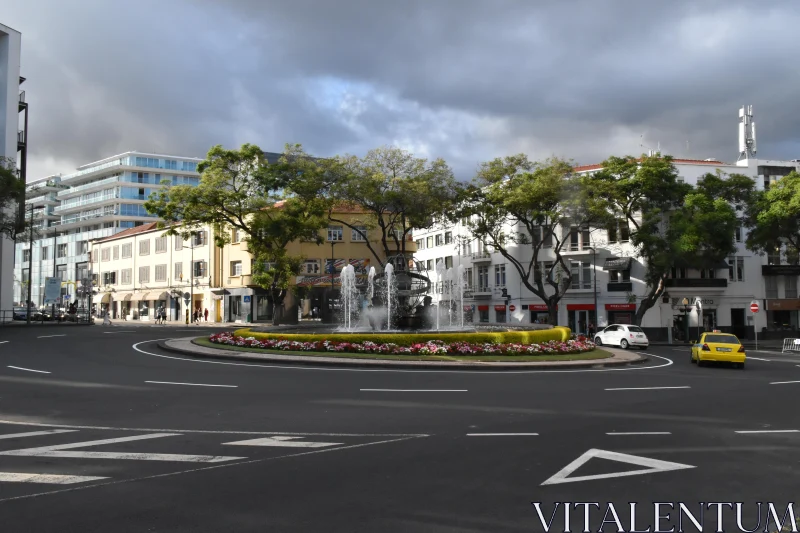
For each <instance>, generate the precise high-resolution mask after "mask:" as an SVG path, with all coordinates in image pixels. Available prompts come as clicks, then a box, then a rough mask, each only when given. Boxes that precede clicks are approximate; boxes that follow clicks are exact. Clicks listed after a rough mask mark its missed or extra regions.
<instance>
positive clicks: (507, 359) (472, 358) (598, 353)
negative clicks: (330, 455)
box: [194, 337, 612, 363]
mask: <svg viewBox="0 0 800 533" xmlns="http://www.w3.org/2000/svg"><path fill="white" fill-rule="evenodd" d="M194 342H195V344H198V345H200V346H205V347H208V348H217V349H221V350H230V351H234V352H249V353H262V354H266V353H269V354H280V355H302V356H305V357H337V358H343V359H375V360H386V361H451V362H477V363H480V362H497V363H499V362H504V363H513V362H517V363H527V362H532V361H533V362H535V361H584V360H592V359H606V358H609V357H612V355H611V354H610V353H609V352H607V351H605V350H600V349H594V350H592V351H591V352H584V353H570V354H552V355H551V354H548V355H387V354H374V353H342V352H297V351H291V350H272V351H269V350H264V349H262V348H248V347H245V346H230V345H227V344H216V343H213V342H211V341H210V340H208V338H206V337H199V338H197V339H195V340H194Z"/></svg>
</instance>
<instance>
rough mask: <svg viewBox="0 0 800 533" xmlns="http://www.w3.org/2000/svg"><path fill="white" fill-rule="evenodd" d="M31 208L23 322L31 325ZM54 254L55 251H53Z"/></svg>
mask: <svg viewBox="0 0 800 533" xmlns="http://www.w3.org/2000/svg"><path fill="white" fill-rule="evenodd" d="M30 206H31V220H30V226H29V227H28V300H27V302H25V308H26V311H27V312H26V317H25V322H26V323H27V324H30V323H31V279H32V278H31V276H32V275H33V205H32V204H30ZM53 251H54V252H55V250H53Z"/></svg>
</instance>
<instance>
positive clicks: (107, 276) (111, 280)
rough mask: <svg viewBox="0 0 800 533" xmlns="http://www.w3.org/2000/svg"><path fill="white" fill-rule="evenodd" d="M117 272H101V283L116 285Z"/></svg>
mask: <svg viewBox="0 0 800 533" xmlns="http://www.w3.org/2000/svg"><path fill="white" fill-rule="evenodd" d="M116 284H117V273H116V272H103V285H116Z"/></svg>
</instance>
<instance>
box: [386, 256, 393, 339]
mask: <svg viewBox="0 0 800 533" xmlns="http://www.w3.org/2000/svg"><path fill="white" fill-rule="evenodd" d="M384 275H385V277H386V329H392V292H394V290H395V288H394V286H393V280H392V277H393V275H394V265H392V264H391V263H387V265H386V268H385V269H384Z"/></svg>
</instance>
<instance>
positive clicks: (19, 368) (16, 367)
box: [8, 365, 50, 374]
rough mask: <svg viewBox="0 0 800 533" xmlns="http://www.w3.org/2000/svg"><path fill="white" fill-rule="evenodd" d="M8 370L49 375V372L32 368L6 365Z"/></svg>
mask: <svg viewBox="0 0 800 533" xmlns="http://www.w3.org/2000/svg"><path fill="white" fill-rule="evenodd" d="M8 368H13V369H14V370H24V371H26V372H37V373H39V374H49V373H50V372H47V371H46V370H34V369H32V368H22V367H21V366H11V365H8Z"/></svg>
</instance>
